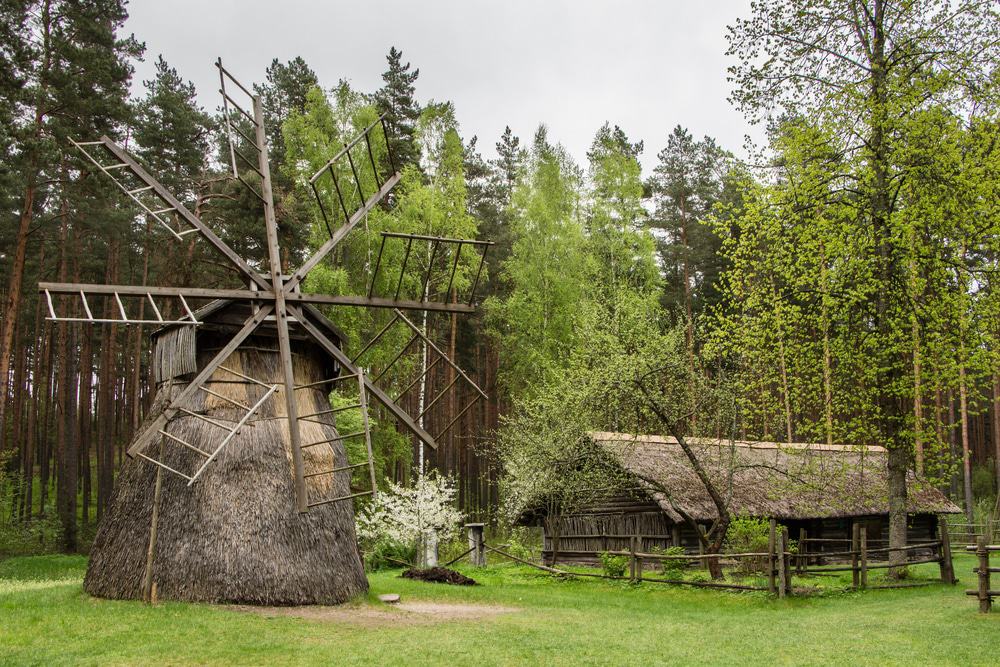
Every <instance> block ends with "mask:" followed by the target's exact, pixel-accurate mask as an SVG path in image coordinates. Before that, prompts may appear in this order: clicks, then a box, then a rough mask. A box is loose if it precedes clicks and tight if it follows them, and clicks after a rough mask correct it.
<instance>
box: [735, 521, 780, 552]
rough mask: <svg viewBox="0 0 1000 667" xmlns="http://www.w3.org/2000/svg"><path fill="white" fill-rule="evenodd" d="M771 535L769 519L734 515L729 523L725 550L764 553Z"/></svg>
mask: <svg viewBox="0 0 1000 667" xmlns="http://www.w3.org/2000/svg"><path fill="white" fill-rule="evenodd" d="M779 530H780V527H779ZM769 536H770V522H769V521H768V520H767V519H764V518H757V517H752V516H747V515H739V516H736V517H733V521H732V523H731V524H730V525H729V532H728V533H726V544H725V550H726V552H727V553H763V552H766V551H767V547H768V539H769Z"/></svg>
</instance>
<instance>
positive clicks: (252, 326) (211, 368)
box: [128, 303, 274, 456]
mask: <svg viewBox="0 0 1000 667" xmlns="http://www.w3.org/2000/svg"><path fill="white" fill-rule="evenodd" d="M272 310H274V306H272V305H271V304H269V303H268V304H264V305H263V306H261V307H260V310H258V311H257V312H256V313H254V315H253V316H252V317H251V318H250V319H248V320H247V321H246V322H245V323H244V324H243V328H242V329H240V330H239V331H238V332H236V334H235V335H234V336H233V337H232V339H230V341H229V342H228V343H226V346H225V347H223V348H222V349H221V350H219V352H218V354H216V355H215V356H214V357H213V358H212V360H211V361H209V362H208V363H207V364H206V365H205V367H204V368H202V369H201V372H200V373H198V375H196V376H195V378H194V379H193V380H191V382H189V383H188V385H187V386H186V387H185V388H184V389H183V390H182V391H181V393H179V394H177V396H176V397H175V398H174V399H173V400H171V401H170V404H169V405H167V407H165V408H164V409H163V411H162V412H161V413H160V414H159V416H157V417H156V419H154V420H152V422H151V423H150V424H149V425H148V426H147V427H146V428H145V429H144V430H143V431H142V432H141V433H139V434H138V435H137V436H136V438H135V440H133V441H132V444H131V445H130V446H129V448H128V455H129V456H135V455H136V454H138V453H140V452H141V451H142V450H143V449H145V448H146V446H147V445H148V444H149V443H150V442H152V441H153V440H154V439H156V438H157V437H160V433H159V431H160V429H163V428H165V427H166V425H167V422H168V421H170V419H171V418H172V417H173V416H174V414H176V413H177V411H178V410H179V409H180V407H181V406H182V405H183V404H184V403H185V402H187V401H188V399H190V398H191V397H192V396H194V395H195V393H197V392H198V391H200V390H201V385H202V384H204V383H205V381H206V380H208V379H209V378H210V377H211V376H212V373H214V372H215V370H216V369H217V368H218V367H219V366H221V365H222V362H224V361H225V360H226V359H228V358H229V355H230V354H232V353H233V352H234V351H235V350H236V348H237V347H239V346H240V345H242V344H243V341H245V340H246V339H247V338H248V337H249V336H250V334H252V333H253V332H254V331H255V330H256V329H257V327H258V326H260V324H261V322H263V321H264V320H265V319H266V318H267V316H268V315H270V314H271V311H272Z"/></svg>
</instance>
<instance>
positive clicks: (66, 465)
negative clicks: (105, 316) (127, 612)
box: [56, 196, 78, 553]
mask: <svg viewBox="0 0 1000 667" xmlns="http://www.w3.org/2000/svg"><path fill="white" fill-rule="evenodd" d="M67 213H68V204H67V203H66V199H65V196H64V198H63V222H62V232H61V234H60V246H61V250H60V255H61V257H60V264H61V266H60V268H59V280H60V281H61V282H65V281H66V264H67V261H68V260H67V257H66V251H67V247H68V244H69V243H70V240H69V234H68V227H69V222H68V217H69V216H68V215H67ZM68 329H69V325H68V324H67V323H66V322H60V323H59V352H60V356H61V357H62V358H61V359H60V364H59V366H60V375H61V379H60V383H59V384H60V392H59V393H60V397H59V398H60V401H59V402H60V405H61V407H62V411H61V414H60V415H59V422H58V437H59V454H58V457H57V470H58V474H59V479H58V485H57V487H56V505H57V511H58V514H59V520H60V523H61V524H62V548H63V550H64V551H66V552H67V553H73V552H75V551H76V550H77V546H78V545H77V524H76V493H77V486H78V484H77V482H78V479H77V471H78V468H77V455H78V454H77V443H76V400H77V385H76V377H77V376H76V373H75V372H74V371H73V370H72V368H73V363H72V362H73V358H74V354H73V351H74V343H73V336H72V333H71V332H70V331H68Z"/></svg>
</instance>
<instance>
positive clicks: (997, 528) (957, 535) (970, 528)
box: [948, 519, 1000, 551]
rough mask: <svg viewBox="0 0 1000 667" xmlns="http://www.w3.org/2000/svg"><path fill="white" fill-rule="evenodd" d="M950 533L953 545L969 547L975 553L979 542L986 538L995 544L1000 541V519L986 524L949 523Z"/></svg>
mask: <svg viewBox="0 0 1000 667" xmlns="http://www.w3.org/2000/svg"><path fill="white" fill-rule="evenodd" d="M948 533H949V536H950V537H951V543H952V544H953V545H955V546H956V547H958V546H963V547H969V546H971V547H972V549H969V551H975V546H976V543H977V540H978V539H979V538H980V537H985V538H986V541H987V542H994V541H997V540H998V539H1000V519H996V520H993V521H987V522H984V523H952V522H950V521H949V522H948Z"/></svg>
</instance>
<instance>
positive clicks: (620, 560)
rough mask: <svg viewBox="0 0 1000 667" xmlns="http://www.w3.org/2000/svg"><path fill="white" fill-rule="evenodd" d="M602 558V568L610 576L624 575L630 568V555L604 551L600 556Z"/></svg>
mask: <svg viewBox="0 0 1000 667" xmlns="http://www.w3.org/2000/svg"><path fill="white" fill-rule="evenodd" d="M598 558H600V560H601V569H602V570H604V574H605V575H607V576H609V577H624V576H625V570H627V569H628V556H616V555H614V554H609V553H607V552H604V553H602V554H600V556H598Z"/></svg>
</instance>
